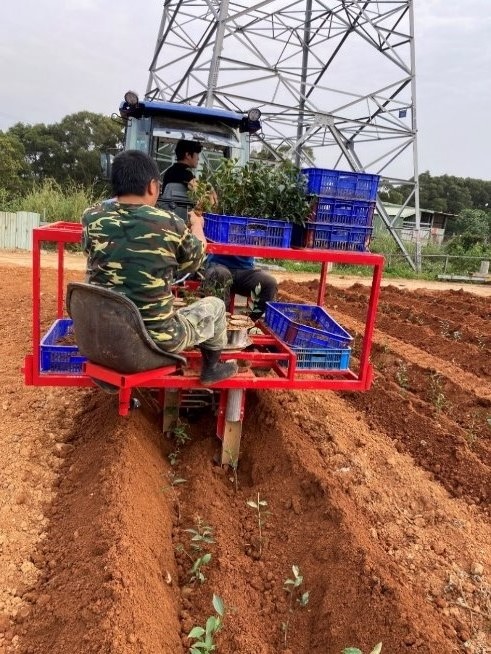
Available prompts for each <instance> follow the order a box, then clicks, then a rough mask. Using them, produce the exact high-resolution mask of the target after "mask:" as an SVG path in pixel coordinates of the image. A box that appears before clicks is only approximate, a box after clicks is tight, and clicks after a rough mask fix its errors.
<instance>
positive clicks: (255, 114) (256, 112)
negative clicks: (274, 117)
mask: <svg viewBox="0 0 491 654" xmlns="http://www.w3.org/2000/svg"><path fill="white" fill-rule="evenodd" d="M247 118H249V120H250V121H251V123H257V121H258V120H259V119H260V118H261V110H260V109H258V108H257V107H254V108H253V109H249V111H248V112H247Z"/></svg>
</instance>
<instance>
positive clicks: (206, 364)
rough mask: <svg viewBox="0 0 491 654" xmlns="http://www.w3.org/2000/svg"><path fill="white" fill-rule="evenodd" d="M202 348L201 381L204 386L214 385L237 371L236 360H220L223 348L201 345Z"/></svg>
mask: <svg viewBox="0 0 491 654" xmlns="http://www.w3.org/2000/svg"><path fill="white" fill-rule="evenodd" d="M200 350H201V356H202V357H203V364H202V368H201V376H200V381H201V383H202V384H203V386H212V384H216V383H218V382H220V381H223V380H224V379H228V378H229V377H233V376H234V375H235V374H236V373H237V370H238V366H237V363H236V361H219V359H220V354H221V350H208V349H206V348H205V347H200Z"/></svg>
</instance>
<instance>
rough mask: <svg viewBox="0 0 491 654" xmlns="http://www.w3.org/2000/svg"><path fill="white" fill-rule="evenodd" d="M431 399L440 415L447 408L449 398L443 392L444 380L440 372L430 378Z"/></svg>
mask: <svg viewBox="0 0 491 654" xmlns="http://www.w3.org/2000/svg"><path fill="white" fill-rule="evenodd" d="M429 398H430V401H431V403H432V404H433V405H434V407H435V409H436V410H437V412H438V413H439V412H440V411H443V409H445V407H446V406H447V398H446V397H445V393H444V392H443V380H442V377H441V375H440V374H439V373H438V372H434V373H432V374H431V376H430V391H429Z"/></svg>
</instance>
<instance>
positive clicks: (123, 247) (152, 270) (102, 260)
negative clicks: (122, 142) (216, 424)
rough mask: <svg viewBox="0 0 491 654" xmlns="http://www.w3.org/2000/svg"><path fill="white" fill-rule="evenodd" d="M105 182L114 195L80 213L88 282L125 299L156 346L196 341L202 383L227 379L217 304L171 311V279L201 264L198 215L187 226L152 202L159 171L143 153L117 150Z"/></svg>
mask: <svg viewBox="0 0 491 654" xmlns="http://www.w3.org/2000/svg"><path fill="white" fill-rule="evenodd" d="M111 183H112V186H113V194H114V195H115V198H114V199H113V200H111V201H107V202H103V203H101V204H99V205H97V206H95V207H91V208H90V209H87V210H86V211H85V213H84V215H83V217H82V225H83V247H84V250H85V252H86V253H87V256H88V260H87V276H88V281H89V283H91V284H98V285H101V286H105V287H109V288H111V289H113V290H115V291H117V292H119V293H122V294H123V295H125V296H126V297H127V298H129V299H130V300H132V301H133V302H134V303H135V305H136V307H137V308H138V310H139V312H140V314H141V316H142V318H143V322H144V324H145V327H146V328H147V331H148V333H149V334H150V336H151V337H152V339H153V340H154V341H155V343H156V344H157V345H158V346H159V347H160V348H161V349H162V350H164V351H167V352H181V351H182V350H184V349H186V348H190V347H193V346H196V345H199V346H200V349H201V352H202V356H203V367H202V371H201V381H202V383H203V384H205V385H210V384H213V383H216V382H217V381H221V380H223V379H227V378H228V377H231V376H232V375H234V374H235V373H236V372H237V365H236V363H235V362H222V361H219V358H220V352H221V350H222V349H223V347H224V346H225V344H226V342H227V336H226V319H225V305H224V303H223V301H222V300H220V299H219V298H216V297H206V298H203V299H201V300H198V301H197V302H194V303H193V304H191V305H189V306H188V307H184V308H182V309H179V310H178V311H174V308H173V295H172V291H171V286H172V282H173V280H174V279H175V278H176V276H181V275H182V274H185V273H188V272H194V271H196V270H198V268H199V267H200V266H201V263H202V261H203V258H204V253H205V247H206V239H205V236H204V233H203V218H202V217H201V216H199V215H197V214H195V213H193V212H191V214H190V227H189V228H188V227H186V224H185V223H184V221H183V220H181V219H180V218H179V217H178V216H176V215H175V214H174V213H172V212H169V211H164V210H162V209H157V208H156V207H155V204H156V202H157V199H158V197H159V193H160V181H159V170H158V167H157V164H156V163H155V161H154V160H153V159H152V158H151V157H149V156H148V155H146V154H144V153H143V152H139V151H137V150H127V151H126V152H122V153H121V154H119V155H117V156H116V157H115V158H114V162H113V166H112V174H111ZM123 346H124V345H122V347H123Z"/></svg>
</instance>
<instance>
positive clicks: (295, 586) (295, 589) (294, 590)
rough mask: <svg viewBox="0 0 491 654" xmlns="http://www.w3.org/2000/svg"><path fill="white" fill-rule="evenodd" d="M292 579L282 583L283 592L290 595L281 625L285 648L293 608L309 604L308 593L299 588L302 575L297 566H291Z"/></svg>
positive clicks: (301, 582)
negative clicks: (286, 612) (284, 618)
mask: <svg viewBox="0 0 491 654" xmlns="http://www.w3.org/2000/svg"><path fill="white" fill-rule="evenodd" d="M292 572H293V578H292V579H286V580H285V581H284V582H283V586H284V588H285V590H286V591H287V592H288V593H289V594H290V600H289V602H288V616H287V619H286V622H283V623H282V625H281V626H282V629H283V642H284V645H285V647H286V645H287V642H288V629H289V627H290V621H291V618H292V616H293V612H294V610H295V608H296V607H297V606H298V607H300V608H305V607H306V606H307V604H308V603H309V599H310V592H309V591H308V590H307V591H305V592H303V593H302V592H301V590H300V586H301V585H302V584H303V575H302V574H301V573H300V568H299V567H298V565H292Z"/></svg>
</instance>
